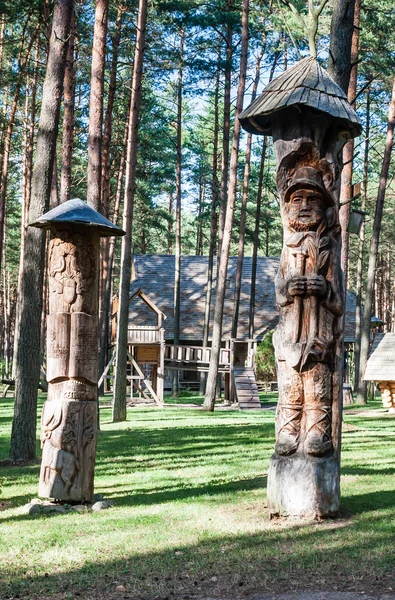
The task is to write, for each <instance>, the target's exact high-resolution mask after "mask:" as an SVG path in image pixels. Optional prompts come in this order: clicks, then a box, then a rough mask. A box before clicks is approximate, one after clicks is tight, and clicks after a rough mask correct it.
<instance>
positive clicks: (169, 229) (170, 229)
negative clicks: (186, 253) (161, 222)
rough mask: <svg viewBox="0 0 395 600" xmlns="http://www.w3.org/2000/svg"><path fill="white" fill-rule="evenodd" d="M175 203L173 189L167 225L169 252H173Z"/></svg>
mask: <svg viewBox="0 0 395 600" xmlns="http://www.w3.org/2000/svg"><path fill="white" fill-rule="evenodd" d="M173 204H174V194H173V191H171V192H170V193H169V214H170V218H169V222H168V225H167V254H173Z"/></svg>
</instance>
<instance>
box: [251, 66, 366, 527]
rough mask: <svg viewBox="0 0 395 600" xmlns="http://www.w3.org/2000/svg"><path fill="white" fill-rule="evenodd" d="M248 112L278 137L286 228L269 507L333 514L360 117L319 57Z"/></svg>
mask: <svg viewBox="0 0 395 600" xmlns="http://www.w3.org/2000/svg"><path fill="white" fill-rule="evenodd" d="M284 89H285V90H287V93H286V94H285V93H284V92H282V90H284ZM302 98H303V103H301V102H300V100H301V99H302ZM240 120H241V122H242V125H243V126H244V127H245V129H247V130H248V131H253V132H255V133H261V134H269V135H272V136H273V142H274V149H275V154H276V162H277V188H278V192H279V196H280V208H281V217H282V223H283V231H284V236H283V239H284V242H283V249H282V253H281V259H280V267H279V271H278V273H277V276H276V282H275V284H276V298H277V304H278V306H279V310H280V321H279V325H278V327H277V329H276V332H275V334H274V336H273V343H274V347H275V351H276V362H277V373H278V386H279V404H278V410H277V415H276V446H275V453H274V455H273V456H272V459H271V463H270V469H269V477H268V505H269V512H270V514H271V516H276V515H277V516H280V515H282V516H315V517H323V516H329V515H333V514H335V513H336V512H337V511H338V509H339V505H340V434H341V410H342V366H343V365H342V361H343V353H342V342H343V331H342V314H343V312H344V290H343V279H342V273H341V268H340V252H341V237H340V225H339V189H340V174H341V169H342V164H341V162H340V161H341V149H342V146H343V145H344V143H345V141H346V140H347V139H350V138H352V137H355V136H356V135H359V133H360V130H361V125H360V122H359V119H358V117H357V115H356V114H355V113H354V111H353V110H352V109H351V107H350V105H349V104H348V101H347V97H346V95H345V94H344V93H343V92H342V90H341V89H340V88H339V87H338V86H337V85H336V84H335V83H334V81H333V80H332V79H331V78H330V77H329V75H328V74H327V73H326V72H325V71H324V70H323V69H322V68H321V67H320V65H319V64H318V62H317V61H316V59H314V58H308V59H304V60H302V61H300V62H299V63H298V64H297V65H295V66H294V67H292V69H289V71H286V72H284V73H283V74H282V75H280V76H279V77H278V78H277V79H275V80H274V81H272V82H271V83H270V84H269V85H268V86H267V88H266V89H265V90H264V92H263V94H262V95H261V96H260V98H258V99H257V100H256V101H255V102H254V103H253V104H252V105H251V106H250V107H248V108H247V109H246V110H245V111H244V112H243V113H242V115H241V116H240Z"/></svg>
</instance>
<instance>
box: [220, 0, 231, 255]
mask: <svg viewBox="0 0 395 600" xmlns="http://www.w3.org/2000/svg"><path fill="white" fill-rule="evenodd" d="M232 6H233V0H228V11H231V10H232ZM225 44H226V47H225V52H226V61H225V86H224V122H223V129H222V164H221V188H220V194H219V197H220V205H219V218H218V256H219V255H220V253H221V244H222V237H223V231H224V225H225V215H226V201H227V198H228V171H229V140H230V92H231V79H232V58H233V23H232V21H231V19H230V17H229V22H228V24H227V28H226V41H225Z"/></svg>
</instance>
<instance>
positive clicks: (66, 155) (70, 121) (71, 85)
mask: <svg viewBox="0 0 395 600" xmlns="http://www.w3.org/2000/svg"><path fill="white" fill-rule="evenodd" d="M76 25H77V24H76V17H75V15H74V14H73V18H72V21H71V30H70V38H69V44H68V48H67V57H66V68H65V73H64V98H63V106H64V112H63V129H62V131H63V139H62V169H61V173H60V202H67V201H68V200H70V198H71V196H70V193H71V167H72V161H73V148H74V104H75V59H74V49H75V44H74V42H75V36H76Z"/></svg>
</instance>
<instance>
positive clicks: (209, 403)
mask: <svg viewBox="0 0 395 600" xmlns="http://www.w3.org/2000/svg"><path fill="white" fill-rule="evenodd" d="M248 10H249V0H243V7H242V42H241V58H240V77H239V86H238V90H237V100H236V116H235V124H234V129H233V141H232V153H231V159H230V177H229V192H228V203H227V209H226V218H225V225H224V232H223V237H222V244H221V255H220V260H219V265H218V268H217V287H216V298H215V308H214V324H213V341H212V346H211V358H210V366H209V372H208V376H207V388H206V396H205V399H204V404H203V409H204V410H210V411H213V410H214V404H215V390H216V381H217V375H218V364H219V355H220V349H221V339H222V318H223V311H224V300H225V289H226V275H227V269H228V259H229V250H230V242H231V236H232V226H233V215H234V207H235V200H236V187H237V160H238V155H239V141H240V122H239V118H238V117H239V115H240V113H241V111H242V108H243V99H244V89H245V80H246V73H247V54H248Z"/></svg>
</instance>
